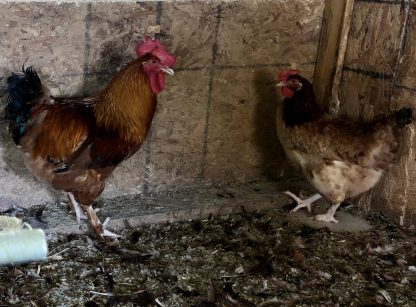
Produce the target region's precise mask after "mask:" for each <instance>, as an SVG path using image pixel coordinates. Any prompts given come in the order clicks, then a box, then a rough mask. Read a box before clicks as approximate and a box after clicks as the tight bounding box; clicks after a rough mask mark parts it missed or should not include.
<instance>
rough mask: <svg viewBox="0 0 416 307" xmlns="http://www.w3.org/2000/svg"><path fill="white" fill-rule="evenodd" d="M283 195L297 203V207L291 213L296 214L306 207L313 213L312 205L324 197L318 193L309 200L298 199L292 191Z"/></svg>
mask: <svg viewBox="0 0 416 307" xmlns="http://www.w3.org/2000/svg"><path fill="white" fill-rule="evenodd" d="M283 193H284V194H286V195H288V196H290V197H291V198H293V200H294V201H295V202H296V203H297V206H296V207H295V208H293V209H292V210H291V211H290V212H296V211H298V210H299V209H301V208H304V207H306V208H308V211H309V212H311V205H312V204H313V203H314V202H315V201H317V200H318V199H320V198H322V196H321V195H320V194H318V193H316V194H314V195H312V196H311V197H309V198H307V199H300V198H299V197H297V196H296V195H295V194H293V193H292V192H290V191H286V192H283Z"/></svg>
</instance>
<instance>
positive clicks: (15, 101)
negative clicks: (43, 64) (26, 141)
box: [5, 67, 43, 144]
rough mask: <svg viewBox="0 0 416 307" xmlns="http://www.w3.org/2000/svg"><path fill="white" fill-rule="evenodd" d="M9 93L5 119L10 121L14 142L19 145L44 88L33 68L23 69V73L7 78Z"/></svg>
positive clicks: (13, 74)
mask: <svg viewBox="0 0 416 307" xmlns="http://www.w3.org/2000/svg"><path fill="white" fill-rule="evenodd" d="M7 93H8V95H9V98H8V103H7V106H6V112H5V117H6V119H8V120H9V121H10V126H9V129H10V132H11V134H12V136H13V140H14V141H15V143H16V144H19V140H20V137H21V136H23V134H24V133H25V130H26V127H27V121H28V119H29V116H30V112H31V109H32V107H33V101H34V99H36V98H38V97H39V96H40V95H42V94H43V87H42V83H41V82H40V79H39V77H38V74H37V73H36V71H35V70H34V69H33V68H32V67H28V68H26V69H25V68H24V67H22V72H20V73H17V74H16V73H12V75H11V76H10V77H8V78H7Z"/></svg>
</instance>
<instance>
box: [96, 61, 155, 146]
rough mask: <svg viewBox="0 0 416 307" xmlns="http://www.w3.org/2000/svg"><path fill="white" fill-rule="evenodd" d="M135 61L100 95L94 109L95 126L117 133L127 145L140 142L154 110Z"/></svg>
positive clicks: (144, 75) (140, 63)
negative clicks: (128, 142) (129, 142)
mask: <svg viewBox="0 0 416 307" xmlns="http://www.w3.org/2000/svg"><path fill="white" fill-rule="evenodd" d="M142 61H143V60H142V59H140V58H139V59H137V60H135V61H133V62H131V63H130V64H128V65H127V66H126V67H124V68H123V69H122V70H121V71H120V73H118V74H117V75H116V76H115V77H114V79H113V80H111V82H110V84H109V85H108V86H107V88H105V89H104V90H103V91H102V92H101V93H100V94H99V97H100V99H97V103H96V105H95V108H94V113H95V116H96V120H97V125H98V126H100V127H103V128H105V129H106V130H109V131H118V133H119V134H120V136H121V137H122V138H124V139H125V140H126V141H131V142H137V141H139V142H141V140H142V139H144V137H145V136H146V133H147V130H148V129H149V126H150V121H151V119H152V117H153V113H154V112H155V109H156V97H154V94H153V93H152V90H151V87H150V82H149V79H148V77H147V75H146V74H145V73H144V70H143V67H142Z"/></svg>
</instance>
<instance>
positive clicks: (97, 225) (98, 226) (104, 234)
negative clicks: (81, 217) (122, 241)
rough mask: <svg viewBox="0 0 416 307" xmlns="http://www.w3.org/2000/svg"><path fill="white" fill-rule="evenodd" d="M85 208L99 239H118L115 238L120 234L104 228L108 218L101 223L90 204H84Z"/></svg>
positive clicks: (108, 220)
mask: <svg viewBox="0 0 416 307" xmlns="http://www.w3.org/2000/svg"><path fill="white" fill-rule="evenodd" d="M85 210H86V212H87V215H88V219H89V221H90V223H91V226H92V228H93V229H94V231H95V232H96V234H97V235H98V236H99V237H100V238H101V239H103V240H104V239H105V238H111V239H112V240H113V241H118V240H117V238H119V237H120V236H119V235H118V234H115V233H113V232H111V231H109V230H107V229H106V228H107V225H108V223H109V222H110V218H108V217H107V218H106V219H105V220H104V223H101V222H100V220H99V219H98V216H97V215H96V214H95V211H94V209H93V208H92V206H86V209H85Z"/></svg>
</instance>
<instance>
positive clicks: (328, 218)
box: [314, 203, 340, 223]
mask: <svg viewBox="0 0 416 307" xmlns="http://www.w3.org/2000/svg"><path fill="white" fill-rule="evenodd" d="M339 205H340V203H339V204H335V205H332V206H331V208H329V210H328V211H327V213H325V214H318V215H316V216H315V217H314V219H315V220H317V221H321V222H327V223H329V222H332V223H338V221H337V220H336V219H335V217H334V215H335V211H337V209H338V207H339Z"/></svg>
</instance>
